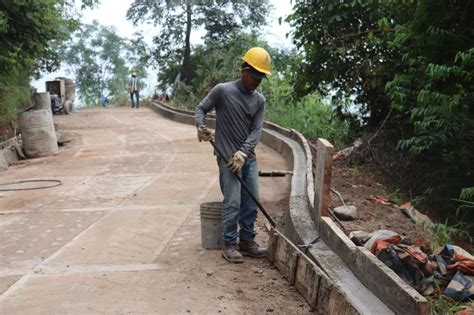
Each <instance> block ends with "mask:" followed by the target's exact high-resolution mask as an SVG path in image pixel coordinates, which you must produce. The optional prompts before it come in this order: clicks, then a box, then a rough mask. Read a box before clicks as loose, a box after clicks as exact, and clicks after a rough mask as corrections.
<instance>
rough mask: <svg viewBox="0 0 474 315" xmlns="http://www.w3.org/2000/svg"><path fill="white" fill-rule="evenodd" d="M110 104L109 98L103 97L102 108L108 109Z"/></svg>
mask: <svg viewBox="0 0 474 315" xmlns="http://www.w3.org/2000/svg"><path fill="white" fill-rule="evenodd" d="M108 102H109V99H108V98H107V96H105V95H104V96H102V107H107V103H108Z"/></svg>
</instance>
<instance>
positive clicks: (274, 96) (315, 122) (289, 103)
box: [263, 78, 350, 146]
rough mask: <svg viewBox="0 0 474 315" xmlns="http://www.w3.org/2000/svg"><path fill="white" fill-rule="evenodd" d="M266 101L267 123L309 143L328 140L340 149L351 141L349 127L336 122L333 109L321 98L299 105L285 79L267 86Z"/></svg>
mask: <svg viewBox="0 0 474 315" xmlns="http://www.w3.org/2000/svg"><path fill="white" fill-rule="evenodd" d="M263 89H264V95H265V97H266V104H267V105H266V114H265V119H266V120H269V121H271V122H274V123H276V124H278V125H280V126H282V127H285V128H289V129H291V128H292V129H296V130H298V131H299V132H301V133H302V134H303V135H304V136H305V137H306V138H308V139H316V138H325V139H327V140H329V141H330V142H332V143H333V144H334V145H336V146H341V145H344V144H346V143H348V142H349V141H350V139H349V125H348V123H346V122H342V121H340V120H339V119H337V118H335V117H334V115H333V111H332V109H331V107H330V106H329V105H327V104H325V103H324V101H323V100H322V98H321V97H320V96H319V95H318V94H317V93H313V94H308V95H306V96H304V97H303V98H301V99H299V100H298V101H295V100H293V99H292V98H291V95H292V88H291V85H290V83H289V82H288V80H286V79H285V78H283V79H278V78H271V79H270V80H268V82H264V83H263Z"/></svg>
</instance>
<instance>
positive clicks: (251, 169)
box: [217, 158, 258, 245]
mask: <svg viewBox="0 0 474 315" xmlns="http://www.w3.org/2000/svg"><path fill="white" fill-rule="evenodd" d="M217 164H218V165H219V183H220V186H221V191H222V194H223V195H224V201H223V202H222V237H223V239H224V243H225V244H227V245H230V244H237V238H239V237H240V239H241V240H249V241H250V240H253V239H254V237H255V234H256V233H255V229H254V224H255V220H256V219H257V205H256V204H255V202H254V201H253V199H252V197H250V195H249V194H248V193H247V191H246V190H245V188H242V187H241V184H240V182H239V180H238V179H237V178H236V177H235V175H234V174H233V173H232V172H231V171H230V170H229V168H228V167H227V165H226V164H225V162H224V160H222V159H220V158H218V159H217ZM240 176H241V177H242V179H243V180H244V182H245V183H246V184H247V186H248V187H249V188H250V190H251V191H252V193H253V194H254V195H255V196H256V197H257V198H258V167H257V160H251V161H246V162H245V165H244V167H243V168H242V170H241V171H240ZM238 227H240V231H239V230H238Z"/></svg>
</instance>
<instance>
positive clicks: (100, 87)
mask: <svg viewBox="0 0 474 315" xmlns="http://www.w3.org/2000/svg"><path fill="white" fill-rule="evenodd" d="M135 37H136V39H135V40H134V41H133V42H130V41H128V40H127V39H124V38H122V37H120V36H119V35H117V33H116V30H115V29H114V28H113V27H105V26H102V25H100V24H99V23H98V22H97V21H94V22H93V23H92V24H88V25H83V26H82V27H81V28H80V29H79V30H77V31H76V32H75V33H74V34H73V35H72V39H71V40H70V41H69V42H67V43H65V44H64V46H63V60H64V62H65V63H66V64H67V66H68V70H69V71H70V72H71V73H72V74H73V75H74V78H75V80H76V84H77V85H78V87H79V93H80V96H81V99H82V101H83V102H84V103H85V104H87V105H98V104H100V102H101V97H102V96H103V95H107V96H108V97H109V99H110V102H111V103H113V102H114V101H119V100H121V101H123V100H124V98H125V97H126V95H127V93H128V89H127V82H128V80H129V74H130V72H131V70H135V71H137V72H139V74H140V76H141V77H146V75H145V73H146V72H145V65H144V63H143V62H142V58H141V57H142V56H141V55H140V50H138V49H137V46H138V45H140V44H141V43H142V40H143V39H142V38H141V37H140V36H139V35H136V36H135Z"/></svg>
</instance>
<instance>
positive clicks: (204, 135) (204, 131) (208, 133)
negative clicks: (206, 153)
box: [197, 126, 214, 142]
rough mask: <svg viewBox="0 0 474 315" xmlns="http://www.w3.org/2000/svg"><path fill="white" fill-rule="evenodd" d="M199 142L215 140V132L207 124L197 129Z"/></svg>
mask: <svg viewBox="0 0 474 315" xmlns="http://www.w3.org/2000/svg"><path fill="white" fill-rule="evenodd" d="M197 135H198V140H199V142H201V141H211V140H214V132H213V131H212V130H211V129H209V128H207V127H206V126H201V127H199V128H198V129H197Z"/></svg>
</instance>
